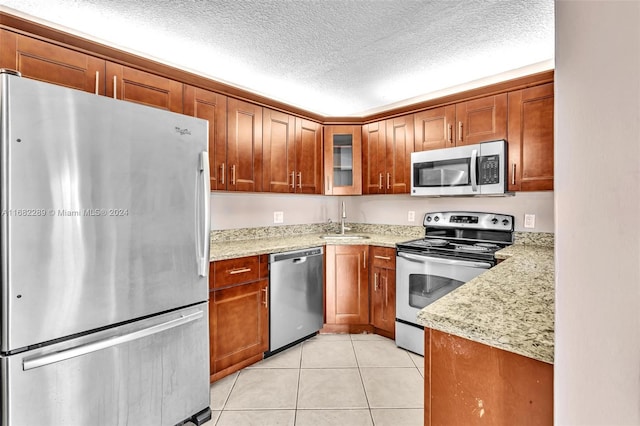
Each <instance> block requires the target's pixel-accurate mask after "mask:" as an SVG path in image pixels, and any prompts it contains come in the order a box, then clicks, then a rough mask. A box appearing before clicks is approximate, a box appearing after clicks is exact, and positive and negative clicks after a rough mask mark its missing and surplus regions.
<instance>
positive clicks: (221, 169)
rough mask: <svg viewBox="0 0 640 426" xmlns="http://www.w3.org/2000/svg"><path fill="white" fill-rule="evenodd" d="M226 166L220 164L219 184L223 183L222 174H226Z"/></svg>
mask: <svg viewBox="0 0 640 426" xmlns="http://www.w3.org/2000/svg"><path fill="white" fill-rule="evenodd" d="M226 169H227V167H226V165H225V164H224V163H222V164H221V165H220V185H224V175H226V174H227V170H226Z"/></svg>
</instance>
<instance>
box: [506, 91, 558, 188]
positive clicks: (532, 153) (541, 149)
mask: <svg viewBox="0 0 640 426" xmlns="http://www.w3.org/2000/svg"><path fill="white" fill-rule="evenodd" d="M553 101H554V95H553V83H548V84H543V85H540V86H535V87H530V88H527V89H523V90H517V91H514V92H510V93H509V191H543V190H552V189H553V176H554V175H553V143H554V142H553Z"/></svg>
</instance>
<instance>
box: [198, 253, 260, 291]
mask: <svg viewBox="0 0 640 426" xmlns="http://www.w3.org/2000/svg"><path fill="white" fill-rule="evenodd" d="M259 278H260V261H259V257H258V256H248V257H239V258H236V259H228V260H220V261H217V262H214V263H213V286H212V287H211V285H210V287H211V288H222V287H226V286H229V285H232V284H240V283H245V282H251V281H257V280H258V279H259Z"/></svg>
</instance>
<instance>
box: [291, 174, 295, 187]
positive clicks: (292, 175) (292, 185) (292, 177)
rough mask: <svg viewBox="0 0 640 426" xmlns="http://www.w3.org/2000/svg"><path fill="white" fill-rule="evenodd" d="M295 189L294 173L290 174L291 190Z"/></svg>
mask: <svg viewBox="0 0 640 426" xmlns="http://www.w3.org/2000/svg"><path fill="white" fill-rule="evenodd" d="M295 187H296V172H291V188H295Z"/></svg>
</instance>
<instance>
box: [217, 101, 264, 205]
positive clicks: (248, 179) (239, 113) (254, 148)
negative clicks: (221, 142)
mask: <svg viewBox="0 0 640 426" xmlns="http://www.w3.org/2000/svg"><path fill="white" fill-rule="evenodd" d="M226 168H227V170H226V174H227V177H226V180H227V182H228V183H227V189H228V190H229V191H250V192H260V191H262V107H260V106H258V105H255V104H251V103H249V102H244V101H240V100H238V99H235V98H229V99H228V101H227V166H226Z"/></svg>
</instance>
